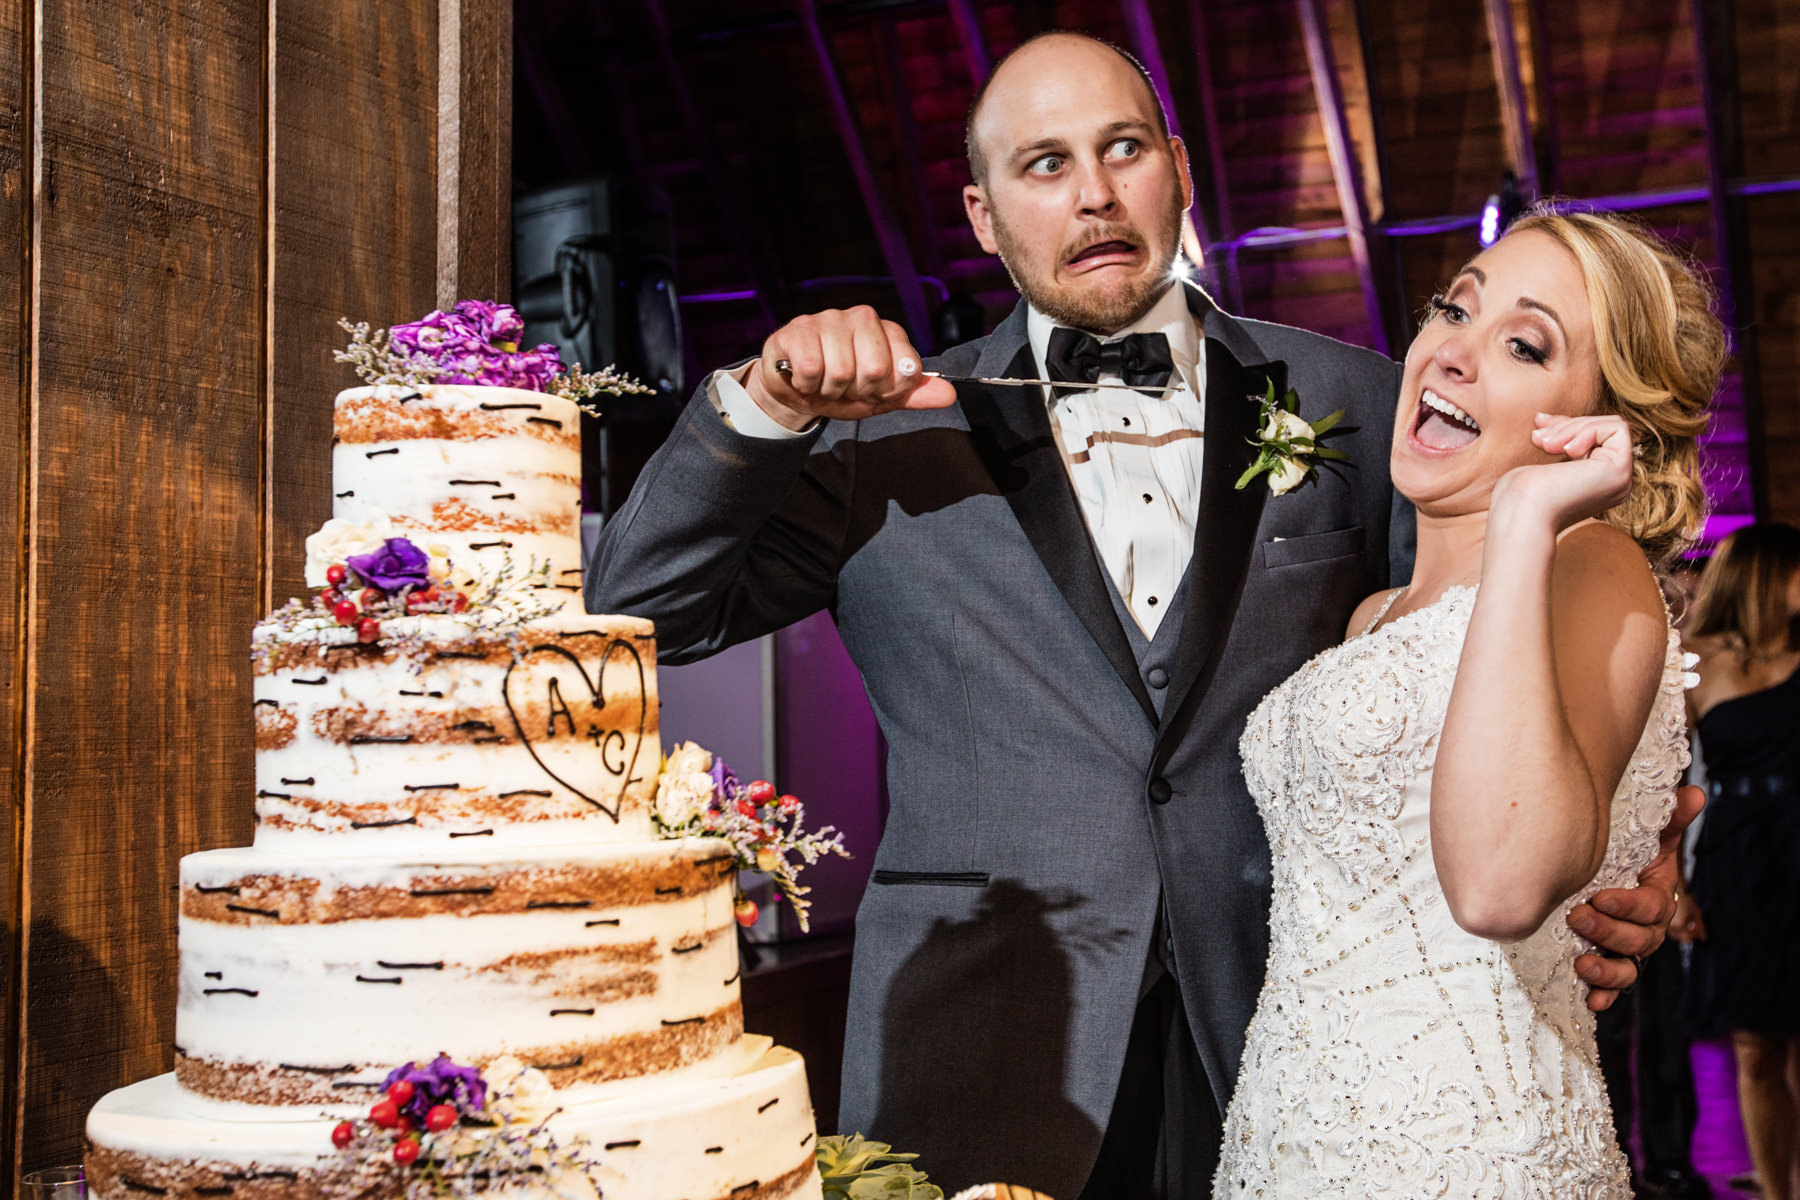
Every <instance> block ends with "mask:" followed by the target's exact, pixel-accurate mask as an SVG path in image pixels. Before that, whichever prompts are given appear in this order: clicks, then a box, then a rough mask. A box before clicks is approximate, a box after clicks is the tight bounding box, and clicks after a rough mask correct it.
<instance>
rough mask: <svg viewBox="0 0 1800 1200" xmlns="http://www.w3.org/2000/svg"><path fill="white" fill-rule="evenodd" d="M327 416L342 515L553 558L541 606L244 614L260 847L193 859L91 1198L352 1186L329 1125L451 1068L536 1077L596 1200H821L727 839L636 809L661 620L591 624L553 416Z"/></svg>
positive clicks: (381, 399) (808, 1114)
mask: <svg viewBox="0 0 1800 1200" xmlns="http://www.w3.org/2000/svg"><path fill="white" fill-rule="evenodd" d="M336 434H337V436H336V439H335V450H334V454H333V468H332V469H333V483H334V486H333V491H334V493H335V496H336V500H335V505H334V507H335V511H336V514H337V515H338V516H339V517H343V518H346V519H349V520H361V519H363V518H365V517H367V516H369V515H371V514H372V512H373V511H377V510H378V511H379V512H382V513H385V514H386V515H387V516H388V517H389V518H391V521H392V527H393V533H394V535H395V536H404V537H407V538H409V539H412V540H414V541H416V542H418V543H420V544H425V543H435V544H438V545H440V546H441V547H444V548H447V549H448V553H449V557H450V558H451V560H452V561H454V562H455V563H456V565H457V566H458V567H459V568H465V567H466V568H473V569H475V570H477V571H481V572H485V573H487V574H488V575H489V576H490V577H491V576H492V575H493V574H494V573H496V572H497V571H498V570H499V569H500V567H501V565H502V563H503V562H504V561H505V560H506V559H507V557H508V556H510V558H511V560H512V562H513V564H514V565H515V566H517V567H523V566H524V564H525V563H527V562H528V561H535V562H536V563H538V564H543V563H545V562H547V563H548V564H549V568H548V574H547V576H545V577H544V578H542V579H541V580H540V581H538V582H537V584H536V585H535V586H536V587H538V588H540V589H546V590H544V591H543V592H542V593H541V594H540V595H539V596H538V597H537V598H538V599H540V600H549V601H553V602H554V603H552V604H550V605H548V606H547V607H549V608H550V609H551V610H552V611H549V612H548V613H547V614H546V615H542V616H539V617H536V618H534V619H532V620H530V621H529V622H527V623H526V624H524V625H523V626H522V627H521V628H520V629H519V630H517V631H516V632H517V634H518V635H519V636H517V637H514V638H511V639H509V638H508V637H507V636H505V631H504V630H503V629H496V628H495V627H494V626H493V625H492V622H491V621H486V622H485V623H484V618H482V617H481V615H480V614H478V613H474V612H471V613H467V614H462V615H451V614H437V615H419V616H406V617H399V618H395V619H393V620H390V621H386V622H384V623H383V628H382V636H381V638H380V640H379V641H377V642H374V643H372V644H366V645H365V644H362V643H359V642H358V641H357V639H356V634H355V631H354V629H353V628H349V627H333V628H330V629H325V630H319V629H302V630H296V629H295V627H294V626H293V624H292V623H291V622H290V623H287V624H283V623H280V622H276V621H266V622H264V623H263V624H262V625H260V626H258V629H257V632H256V637H255V648H256V655H255V659H256V669H255V679H256V683H255V713H254V718H255V722H256V786H257V796H256V812H257V829H256V837H255V844H254V846H252V847H250V848H248V849H231V850H215V851H210V852H207V853H204V854H194V855H190V856H188V857H187V858H185V859H183V860H182V863H181V907H180V942H181V976H180V998H179V1001H178V1005H179V1007H178V1010H177V1015H176V1043H177V1044H176V1063H175V1071H174V1073H173V1074H170V1075H163V1076H159V1077H157V1078H155V1079H150V1080H146V1081H144V1082H142V1083H139V1084H135V1085H133V1086H131V1087H128V1088H123V1089H121V1090H119V1091H116V1092H113V1093H112V1094H110V1095H108V1096H107V1097H106V1098H105V1099H103V1100H102V1101H101V1102H100V1104H99V1105H98V1106H96V1107H95V1109H94V1110H93V1112H92V1114H91V1115H90V1116H89V1118H88V1126H87V1134H88V1140H89V1142H90V1145H91V1149H90V1152H89V1156H88V1164H87V1165H88V1186H89V1188H90V1192H91V1194H93V1195H96V1196H99V1197H103V1198H106V1200H113V1198H115V1197H116V1198H120V1200H123V1198H125V1197H131V1198H132V1200H142V1198H143V1197H144V1196H150V1195H157V1196H167V1197H188V1196H193V1197H219V1196H227V1195H229V1196H232V1197H234V1198H235V1200H261V1198H264V1197H283V1198H286V1197H334V1196H340V1195H345V1194H347V1193H348V1192H349V1190H350V1188H351V1183H350V1179H349V1176H350V1173H351V1171H350V1167H351V1164H350V1163H349V1162H348V1161H347V1160H346V1158H345V1156H343V1155H340V1154H339V1153H338V1152H337V1151H336V1150H334V1148H333V1146H332V1144H331V1136H330V1135H331V1129H332V1127H333V1125H334V1124H335V1123H336V1121H338V1120H339V1119H341V1118H343V1117H345V1116H352V1115H357V1114H361V1113H363V1112H366V1111H367V1109H368V1106H369V1104H370V1103H371V1101H372V1100H373V1099H375V1098H377V1092H378V1089H379V1087H380V1083H381V1080H382V1078H383V1077H384V1076H385V1075H386V1074H387V1072H388V1071H389V1070H390V1069H391V1068H393V1067H396V1066H399V1065H400V1064H403V1063H406V1062H408V1061H417V1062H420V1063H424V1062H426V1061H428V1060H430V1059H432V1058H434V1057H435V1056H437V1055H438V1054H440V1053H445V1054H448V1055H449V1056H450V1057H451V1058H453V1059H455V1060H456V1061H457V1062H460V1063H465V1064H471V1065H475V1066H484V1065H486V1064H487V1063H489V1062H491V1061H493V1060H495V1059H497V1058H500V1057H502V1056H509V1055H510V1056H513V1057H515V1058H517V1059H519V1060H522V1061H523V1062H524V1063H525V1064H527V1065H529V1066H533V1067H536V1068H538V1069H540V1070H541V1071H543V1072H544V1074H545V1075H546V1076H548V1078H549V1080H550V1082H551V1083H553V1084H554V1085H555V1086H556V1088H557V1089H558V1099H559V1100H560V1101H561V1102H562V1103H563V1104H564V1105H565V1106H566V1107H565V1110H564V1112H563V1113H562V1114H561V1115H559V1116H557V1117H555V1118H554V1119H553V1122H552V1128H553V1129H554V1130H555V1131H556V1133H557V1135H558V1137H559V1138H561V1139H562V1140H564V1141H565V1142H567V1141H568V1140H570V1139H571V1138H573V1137H574V1136H576V1135H584V1136H585V1137H586V1138H587V1139H588V1143H589V1153H590V1154H591V1156H592V1157H594V1158H596V1159H598V1161H599V1163H600V1166H599V1168H598V1170H597V1172H596V1173H595V1176H594V1180H593V1181H594V1183H595V1184H596V1185H597V1186H598V1187H599V1189H600V1191H601V1194H602V1195H603V1196H605V1197H606V1198H607V1200H725V1198H730V1200H772V1198H774V1197H784V1196H807V1197H816V1196H818V1194H819V1182H818V1176H817V1173H816V1171H815V1170H814V1167H813V1145H812V1140H813V1119H812V1110H811V1105H810V1103H809V1101H808V1097H807V1090H806V1078H805V1074H804V1072H803V1070H802V1064H801V1061H800V1058H799V1056H798V1055H796V1054H794V1053H793V1052H792V1051H789V1050H785V1049H782V1048H779V1047H774V1046H772V1045H771V1044H770V1042H769V1041H768V1039H766V1038H758V1037H755V1036H746V1035H745V1034H744V1033H743V1016H742V1011H741V1009H740V1006H739V1000H738V956H737V943H736V938H735V936H734V930H733V913H732V899H733V886H732V860H731V853H730V850H729V849H728V848H727V847H726V846H724V844H723V843H720V842H718V841H714V840H709V839H691V840H682V841H664V840H658V839H657V837H656V835H655V832H654V830H653V828H652V824H651V819H650V808H651V802H652V799H653V793H654V788H655V782H656V774H657V769H658V765H659V763H660V760H661V746H660V741H659V737H658V729H657V699H656V674H655V645H654V641H653V639H652V629H651V626H650V623H649V622H647V621H643V620H638V619H635V618H629V617H595V616H588V615H587V614H585V613H584V612H582V611H581V605H580V600H579V594H580V548H579V544H578V542H577V535H576V521H577V513H578V510H579V494H578V488H579V476H580V434H579V425H578V413H577V409H576V407H575V405H574V404H572V403H571V402H569V401H567V400H564V399H561V398H559V397H556V396H551V395H546V394H543V393H538V392H526V391H517V390H512V389H504V388H480V387H458V386H432V387H426V388H422V389H418V390H414V389H411V388H404V387H378V388H358V389H355V390H352V391H347V392H344V393H343V394H342V395H340V396H339V397H338V399H337V411H336ZM491 615H492V614H491V611H490V613H489V616H490V617H491Z"/></svg>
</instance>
